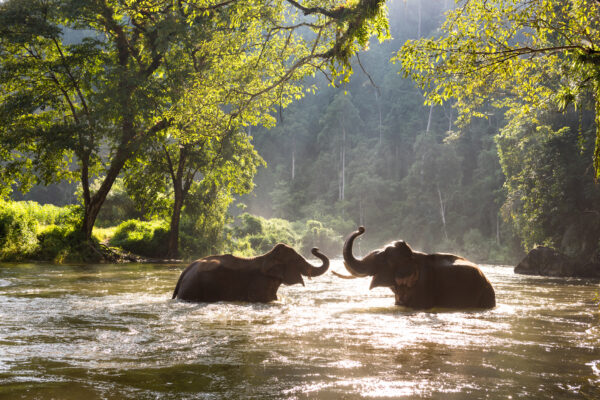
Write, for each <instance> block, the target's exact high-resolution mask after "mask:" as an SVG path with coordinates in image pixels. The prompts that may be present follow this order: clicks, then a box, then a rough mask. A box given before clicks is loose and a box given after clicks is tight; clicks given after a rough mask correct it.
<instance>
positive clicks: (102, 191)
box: [81, 144, 131, 242]
mask: <svg viewBox="0 0 600 400" xmlns="http://www.w3.org/2000/svg"><path fill="white" fill-rule="evenodd" d="M130 154H131V149H130V146H127V145H125V144H122V145H121V146H120V147H119V149H117V153H116V154H115V156H114V158H113V159H112V162H111V163H110V167H109V169H108V171H107V173H106V177H105V178H104V180H103V181H102V184H101V185H100V188H99V189H98V191H97V192H96V193H94V195H93V196H90V197H89V202H87V204H85V201H84V214H83V223H82V226H81V230H82V232H83V234H84V238H85V240H86V241H88V242H90V241H91V240H92V230H93V229H94V224H95V223H96V218H98V214H99V213H100V209H101V208H102V204H104V200H106V196H108V193H109V192H110V189H111V187H112V185H113V183H114V182H115V180H116V179H117V177H118V176H119V173H120V172H121V170H122V169H123V166H124V165H125V162H126V161H127V159H128V158H129V156H130ZM86 170H87V168H86ZM83 175H85V177H84V176H83ZM81 183H82V186H84V193H85V192H86V189H85V187H87V193H88V196H89V181H88V176H87V173H85V174H84V173H83V171H82V182H81Z"/></svg>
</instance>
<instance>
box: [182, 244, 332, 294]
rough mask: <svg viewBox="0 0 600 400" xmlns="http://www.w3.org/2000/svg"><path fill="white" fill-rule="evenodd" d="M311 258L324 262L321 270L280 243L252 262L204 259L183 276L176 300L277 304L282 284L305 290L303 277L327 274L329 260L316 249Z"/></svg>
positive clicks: (218, 257) (221, 257)
mask: <svg viewBox="0 0 600 400" xmlns="http://www.w3.org/2000/svg"><path fill="white" fill-rule="evenodd" d="M312 254H314V255H315V256H316V257H318V258H320V259H321V261H322V265H321V266H320V267H315V266H313V265H311V264H310V263H309V262H308V261H306V259H304V257H302V256H301V255H300V254H298V253H297V252H296V251H295V250H294V249H292V248H291V247H289V246H287V245H285V244H281V243H280V244H277V245H276V246H275V247H273V249H272V250H271V251H269V252H268V253H266V254H263V255H261V256H258V257H253V258H241V257H235V256H232V255H231V254H223V255H215V256H209V257H205V258H201V259H199V260H196V261H194V262H193V263H191V264H190V265H188V266H187V268H186V269H185V270H184V271H183V272H182V273H181V275H180V276H179V281H178V282H177V285H176V286H175V291H174V292H173V298H174V299H175V298H178V299H181V300H186V301H194V302H215V301H249V302H262V303H267V302H269V301H274V300H277V289H279V285H281V284H282V283H283V284H285V285H293V284H296V283H300V284H302V286H304V280H303V279H302V275H304V276H308V277H313V276H319V275H322V274H324V273H325V272H326V271H327V269H328V268H329V259H328V258H327V257H326V256H325V255H323V254H322V253H320V252H319V250H318V249H316V248H314V249H312Z"/></svg>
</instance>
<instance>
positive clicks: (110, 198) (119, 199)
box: [91, 178, 149, 228]
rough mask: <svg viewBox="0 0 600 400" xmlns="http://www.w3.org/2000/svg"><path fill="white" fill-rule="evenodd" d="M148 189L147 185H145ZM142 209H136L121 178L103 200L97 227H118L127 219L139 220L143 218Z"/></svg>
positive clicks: (92, 186)
mask: <svg viewBox="0 0 600 400" xmlns="http://www.w3.org/2000/svg"><path fill="white" fill-rule="evenodd" d="M99 183H100V181H99V180H97V181H95V182H94V183H93V184H92V185H91V188H92V189H94V188H97V187H98V186H99ZM146 186H147V187H149V186H148V185H146ZM143 210H144V208H143V207H140V209H138V208H136V204H135V203H134V202H133V200H132V199H131V196H130V194H129V193H128V191H127V189H126V187H125V184H124V183H123V179H122V178H117V179H116V180H115V183H114V184H113V186H112V188H111V189H110V192H109V193H108V195H107V196H106V200H104V204H103V205H102V210H100V212H99V213H98V220H97V222H96V226H97V227H104V228H106V227H110V226H115V225H118V224H119V223H120V222H122V221H125V220H127V219H140V218H142V217H143V215H144V214H145V213H144V211H143Z"/></svg>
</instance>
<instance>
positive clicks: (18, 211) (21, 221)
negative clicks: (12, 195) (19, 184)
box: [0, 201, 38, 261]
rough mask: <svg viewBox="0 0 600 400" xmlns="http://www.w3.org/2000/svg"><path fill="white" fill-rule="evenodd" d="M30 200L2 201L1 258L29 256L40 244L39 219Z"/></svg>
mask: <svg viewBox="0 0 600 400" xmlns="http://www.w3.org/2000/svg"><path fill="white" fill-rule="evenodd" d="M27 203H30V202H4V201H2V202H0V258H1V259H2V260H7V261H8V260H10V261H17V260H21V259H25V258H27V257H28V256H29V255H30V254H31V253H32V252H33V251H34V250H35V249H36V248H37V245H38V241H37V230H38V219H37V218H36V217H35V215H33V213H32V212H31V207H32V206H31V205H30V204H27Z"/></svg>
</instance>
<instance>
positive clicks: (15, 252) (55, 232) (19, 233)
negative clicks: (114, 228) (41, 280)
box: [0, 200, 82, 261]
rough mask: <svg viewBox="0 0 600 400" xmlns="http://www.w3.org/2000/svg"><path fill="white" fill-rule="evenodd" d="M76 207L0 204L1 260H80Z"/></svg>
mask: <svg viewBox="0 0 600 400" xmlns="http://www.w3.org/2000/svg"><path fill="white" fill-rule="evenodd" d="M79 218H80V217H79V210H78V208H77V207H72V206H67V207H56V206H52V205H39V204H37V203H35V202H31V201H25V202H8V201H3V200H0V260H5V261H19V260H27V259H39V260H46V261H65V260H66V259H68V258H69V257H75V258H77V259H81V258H80V257H79V256H80V255H81V254H82V253H81V249H79V248H78V246H79V245H80V244H81V243H80V239H81V238H80V237H78V236H77V235H73V232H74V231H75V230H76V228H77V221H78V219H79Z"/></svg>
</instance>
